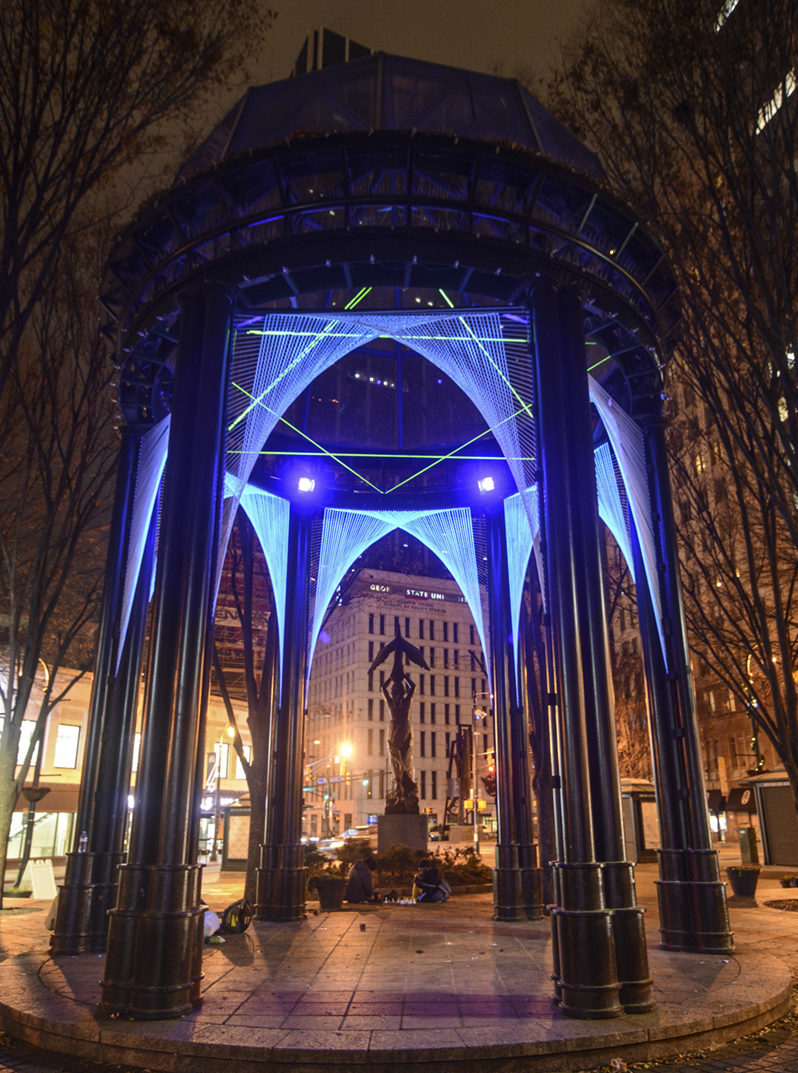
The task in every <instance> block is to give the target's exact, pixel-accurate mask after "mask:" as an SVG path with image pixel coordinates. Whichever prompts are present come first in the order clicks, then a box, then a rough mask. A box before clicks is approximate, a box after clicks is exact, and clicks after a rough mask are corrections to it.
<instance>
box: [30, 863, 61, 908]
mask: <svg viewBox="0 0 798 1073" xmlns="http://www.w3.org/2000/svg"><path fill="white" fill-rule="evenodd" d="M28 867H29V868H30V881H31V885H32V886H33V897H34V898H36V899H39V898H41V899H42V900H46V901H52V899H53V898H55V896H56V894H57V893H58V892H57V890H56V886H55V876H54V875H53V862H52V861H51V860H46V861H31V862H30V864H29V865H28Z"/></svg>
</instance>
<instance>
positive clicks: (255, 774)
mask: <svg viewBox="0 0 798 1073" xmlns="http://www.w3.org/2000/svg"><path fill="white" fill-rule="evenodd" d="M253 753H254V749H253ZM268 786H269V779H268V771H267V769H266V767H265V765H263V764H257V765H254V766H253V768H252V770H251V771H250V773H249V780H248V782H247V788H248V789H249V844H248V846H247V874H246V879H245V881H244V897H245V898H246V900H247V901H248V902H249V904H250V905H254V904H255V885H256V878H257V877H256V870H257V867H258V863H259V859H260V847H261V845H262V843H263V839H264V836H265V829H266V796H267V791H268Z"/></svg>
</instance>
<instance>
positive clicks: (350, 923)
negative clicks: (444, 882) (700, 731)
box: [0, 896, 798, 1073]
mask: <svg viewBox="0 0 798 1073" xmlns="http://www.w3.org/2000/svg"><path fill="white" fill-rule="evenodd" d="M230 900H231V898H229V897H228V898H226V899H225V904H227V902H229V901H230ZM651 904H654V901H653V900H652V902H651ZM465 905H466V903H465V900H463V902H461V903H459V904H458V901H457V900H455V899H453V900H452V903H449V904H448V905H447V906H446V907H443V911H442V912H435V913H431V914H426V915H425V914H421V913H418V912H415V911H413V912H406V913H403V914H400V913H398V912H397V911H396V910H391V909H380V910H379V911H376V912H374V913H373V914H372V915H369V914H365V913H364V914H356V913H352V912H349V913H347V912H342V913H339V914H335V913H333V914H320V915H319V916H316V917H311V918H309V920H308V921H306V922H303V923H302V924H299V925H291V926H290V927H288V926H285V925H266V924H261V923H259V922H256V924H255V925H254V926H253V928H251V929H250V931H249V932H247V933H246V934H245V935H244V936H236V937H231V942H229V943H226V944H225V946H224V947H216V948H208V950H207V952H206V959H205V962H206V964H205V971H206V981H205V984H204V993H205V1002H204V1004H203V1006H202V1007H201V1009H200V1010H199V1011H198V1012H197V1013H195V1014H193V1015H191V1016H190V1017H189V1018H185V1019H183V1020H182V1021H181V1022H179V1023H177V1024H175V1023H171V1022H170V1023H168V1025H167V1024H166V1023H160V1024H159V1025H158V1030H160V1029H161V1028H163V1029H164V1031H163V1033H162V1036H161V1047H162V1048H163V1050H162V1051H161V1054H162V1055H163V1056H164V1057H166V1056H167V1054H170V1053H171V1052H170V1051H169V1048H170V1047H172V1048H174V1047H175V1046H180V1047H181V1048H184V1049H185V1054H186V1055H187V1054H189V1053H194V1052H195V1049H196V1048H200V1047H201V1046H203V1045H205V1044H207V1043H208V1042H213V1043H214V1044H215V1045H216V1044H217V1043H218V1045H219V1046H220V1047H222V1046H224V1047H225V1048H231V1051H230V1053H233V1052H234V1050H235V1046H236V1045H237V1044H238V1043H240V1041H241V1040H242V1039H243V1040H244V1041H246V1042H247V1043H254V1039H255V1033H266V1034H267V1035H266V1036H264V1037H263V1038H262V1039H261V1037H260V1036H258V1040H259V1041H260V1042H259V1044H255V1047H254V1051H253V1053H255V1054H257V1053H258V1048H259V1047H260V1048H261V1052H262V1049H264V1048H265V1049H268V1048H269V1047H271V1046H272V1045H278V1046H279V1048H280V1052H281V1054H285V1055H289V1054H292V1053H293V1051H294V1050H297V1051H299V1050H300V1049H301V1047H302V1046H303V1045H304V1044H305V1043H306V1042H308V1045H309V1046H310V1048H311V1051H312V1052H313V1053H318V1054H319V1055H321V1053H322V1052H323V1051H325V1048H327V1049H328V1051H329V1053H331V1054H333V1055H337V1056H340V1058H339V1061H340V1062H342V1063H343V1065H344V1066H346V1063H347V1061H348V1060H349V1059H348V1058H347V1056H348V1055H351V1054H352V1053H353V1052H356V1051H358V1050H360V1052H361V1053H364V1052H365V1050H366V1048H370V1050H369V1051H368V1053H369V1055H370V1056H371V1058H372V1059H373V1060H374V1059H375V1058H376V1056H378V1055H379V1054H381V1053H382V1052H380V1050H379V1047H378V1044H380V1043H381V1044H385V1043H386V1041H387V1040H389V1039H394V1040H395V1047H394V1048H393V1049H390V1048H389V1049H388V1050H387V1051H386V1052H385V1053H386V1054H387V1055H389V1057H390V1059H392V1060H395V1061H396V1062H397V1063H401V1062H402V1061H403V1060H404V1058H403V1056H409V1055H410V1054H411V1053H412V1052H413V1051H414V1049H415V1053H413V1054H412V1056H413V1057H414V1058H419V1057H422V1056H423V1055H432V1056H434V1055H440V1054H441V1053H443V1052H446V1051H447V1049H448V1051H449V1052H450V1053H451V1054H452V1055H453V1054H454V1053H455V1052H456V1051H458V1048H459V1051H458V1053H462V1054H465V1053H468V1055H469V1056H470V1057H471V1058H472V1059H473V1058H477V1056H484V1058H485V1060H486V1063H487V1061H489V1060H491V1059H494V1058H495V1051H494V1052H492V1051H491V1048H495V1046H496V1043H497V1041H500V1042H501V1045H502V1047H503V1053H504V1054H506V1055H508V1056H509V1055H511V1054H517V1055H522V1054H524V1053H526V1052H525V1048H527V1049H528V1048H529V1047H530V1046H534V1047H535V1048H537V1049H538V1050H540V1049H544V1050H545V1049H549V1050H551V1051H554V1050H556V1049H560V1050H561V1051H562V1049H563V1048H567V1052H568V1053H569V1054H571V1055H572V1056H573V1057H574V1059H576V1056H577V1055H578V1052H579V1050H580V1049H582V1048H584V1047H585V1045H586V1041H588V1040H592V1041H593V1044H595V1045H596V1046H598V1047H604V1048H608V1049H609V1050H608V1051H607V1053H608V1054H609V1053H611V1049H612V1048H613V1047H615V1046H620V1045H621V1044H622V1042H623V1041H626V1042H627V1043H628V1042H629V1041H630V1040H632V1039H638V1040H641V1041H644V1040H646V1039H648V1038H650V1039H651V1041H652V1043H651V1046H652V1053H656V1052H658V1051H659V1048H660V1047H661V1046H664V1045H665V1044H664V1043H663V1042H662V1040H661V1039H660V1038H658V1036H666V1035H667V1034H668V1032H669V1031H672V1026H671V1025H669V1022H670V1021H672V1020H673V1018H674V1017H681V1018H688V1017H689V1018H692V1021H693V1025H695V1024H703V1023H705V1022H706V1023H708V1024H710V1025H713V1024H714V1025H720V1024H724V1023H726V1022H727V1021H729V1022H730V1023H732V1020H733V1017H735V1016H736V1014H734V1013H733V1010H732V1007H734V1006H735V1004H736V1003H743V1004H746V1005H747V1006H748V1007H749V1008H750V1009H751V1010H755V1009H756V1008H757V1007H758V1005H760V1004H759V1003H758V1001H757V995H756V992H757V990H758V989H759V988H761V986H763V985H767V983H768V973H769V972H770V971H771V970H770V969H769V968H768V969H765V970H764V971H763V974H762V975H757V972H755V971H753V970H754V967H755V966H756V964H757V963H758V961H759V960H760V959H761V957H762V955H763V953H767V954H769V955H770V956H774V957H781V959H782V963H784V959H785V958H786V959H787V960H789V961H791V962H792V964H795V965H798V941H797V940H796V936H795V929H794V922H793V919H792V918H791V915H790V914H788V913H784V912H780V911H777V910H771V909H762V908H761V907H760V908H755V909H752V908H749V907H740V908H734V909H733V913H732V924H733V927H734V928H735V931H736V932H737V936H738V955H737V957H736V959H735V958H728V959H722V958H720V959H719V958H717V957H715V958H712V957H709V958H703V957H701V958H697V957H696V956H695V955H689V954H687V955H678V954H672V953H670V954H667V953H665V952H661V951H659V950H658V949H657V948H656V946H655V942H656V931H655V929H652V930H651V931H650V944H651V945H650V947H649V959H650V962H651V964H652V972H653V973H654V976H655V980H656V981H657V995H658V999H659V1005H658V1007H657V1010H656V1011H655V1012H654V1013H652V1014H646V1015H642V1016H640V1017H634V1018H631V1017H624V1018H621V1019H619V1020H617V1021H608V1022H593V1023H589V1024H588V1025H587V1026H586V1023H585V1022H578V1021H573V1020H571V1019H568V1018H564V1017H563V1016H562V1015H561V1014H560V1013H559V1011H558V1010H557V1009H556V1008H555V1007H553V1006H552V1004H551V1002H550V990H549V988H550V984H549V981H548V973H549V972H550V964H551V959H550V944H549V927H550V925H549V922H547V921H546V922H543V923H542V924H534V925H527V924H524V925H510V924H506V923H496V922H492V921H490V920H489V911H490V909H489V907H490V899H489V897H485V898H482V897H481V896H478V897H475V898H474V899H473V900H471V901H469V903H468V905H469V906H470V907H471V909H470V912H471V916H470V917H468V916H465V915H464V914H463V912H462V908H463V907H465ZM457 910H460V912H459V914H458V913H457ZM457 921H459V922H457ZM22 922H23V921H22V918H21V917H18V919H17V921H15V922H14V927H13V929H12V928H11V927H6V926H5V923H6V922H5V921H4V920H3V918H2V915H0V962H2V958H3V957H6V958H7V957H8V956H9V954H8V951H12V950H13V952H14V953H17V954H22V953H23V951H27V955H26V956H25V957H24V958H23V959H22V961H20V962H19V964H22V963H23V962H24V964H26V965H28V966H30V967H31V968H32V969H33V973H32V975H31V976H29V977H28V979H27V981H26V982H25V983H24V985H23V986H22V987H21V988H20V989H19V990H18V991H15V992H14V994H15V995H18V996H19V1000H20V1001H23V1000H24V1001H25V1002H27V1003H28V1004H29V1007H30V1016H31V1021H32V1022H36V1023H43V1022H44V1019H45V1017H46V1011H47V1009H49V1008H50V1007H49V1006H48V1003H53V1004H55V1005H56V1006H59V1007H60V1006H61V1005H65V1006H66V1008H69V1007H70V1005H71V1007H72V1008H74V1007H75V1006H76V1005H80V1003H75V1002H74V1001H73V999H75V998H79V999H80V1000H81V1001H82V1002H84V1003H86V1005H85V1007H82V1008H85V1014H86V1021H85V1022H84V1023H83V1027H82V1029H81V1031H86V1032H88V1033H92V1032H94V1033H97V1032H98V1027H97V1024H96V1022H94V1020H93V1016H92V1005H93V1003H94V1002H95V1001H96V980H97V978H98V977H99V975H100V974H99V972H98V971H97V967H96V963H95V962H94V961H93V960H91V961H87V959H85V958H82V959H58V960H57V961H56V962H49V961H45V957H46V945H47V944H46V941H45V939H43V936H42V929H41V923H40V921H38V922H37V919H36V914H35V913H31V914H28V915H27V919H26V921H24V923H25V927H23V928H20V929H19V931H18V927H17V926H18V925H19V924H20V923H22ZM361 922H365V923H366V929H367V930H366V931H365V932H362V931H361V930H360V926H359V925H360V923H361ZM455 922H457V923H455ZM648 923H649V925H652V924H655V923H656V913H650V914H649V921H648ZM464 924H465V926H463V925H464ZM522 928H523V935H519V932H520V931H521V929H522ZM12 932H13V934H12ZM36 951H38V954H36V953H35V952H36ZM419 951H420V953H419ZM11 956H13V953H12V955H11ZM98 960H99V959H98ZM43 961H45V964H44V966H43V967H42V980H41V981H40V980H39V979H38V978H37V977H36V975H35V969H36V968H37V967H39V966H42V962H43ZM741 963H743V964H744V972H743V975H742V977H740V965H741ZM6 965H7V962H5V963H2V964H0V1000H2V1001H8V998H7V991H6V988H5V986H4V984H5V982H6V981H9V980H10V979H11V978H12V977H11V976H10V975H9V974H8V973H5V974H4V973H3V971H2V970H3V969H4V968H5V967H6ZM770 965H771V966H772V962H771V963H770ZM421 966H423V968H424V971H426V972H429V973H430V975H431V977H432V979H434V980H435V981H436V987H435V989H434V990H425V991H419V990H418V988H417V980H418V973H419V968H420V967H421ZM45 978H46V980H47V986H46V987H45V986H44V980H45ZM785 979H786V976H785ZM287 980H290V982H291V985H293V986H291V987H290V988H288V987H285V986H283V985H284V983H285V982H286V981H287ZM236 981H238V982H237V983H236ZM48 989H49V990H48ZM38 990H42V991H44V992H45V993H46V996H48V995H49V997H45V998H44V1000H43V1001H42V1000H40V999H37V998H36V995H37V991H38ZM677 992H678V993H680V994H681V997H680V998H679V997H678V996H677V994H676V993H677ZM432 995H434V997H435V1000H437V1001H433V998H432ZM347 996H349V997H350V998H351V1001H349V1002H348V1003H347V1001H346V1000H347ZM405 996H407V1000H408V1001H407V1002H406V1001H405ZM372 1000H373V1001H372ZM339 1001H340V1002H342V1005H341V1006H339V1005H338V1002H339ZM461 1003H462V1005H461ZM361 1004H362V1006H361ZM480 1005H481V1007H482V1008H481V1010H480ZM342 1009H343V1010H344V1012H343V1013H341V1012H340V1011H341V1010H342ZM361 1009H363V1010H364V1012H358V1011H360V1010H361ZM464 1009H465V1010H466V1011H467V1014H466V1015H464V1013H463V1010H464ZM324 1010H335V1013H325V1012H324ZM43 1011H44V1012H43ZM231 1011H234V1012H231ZM402 1011H404V1012H402ZM294 1018H301V1019H302V1021H301V1023H300V1024H299V1025H298V1026H297V1027H288V1025H290V1024H293V1023H294V1022H293V1019H294ZM326 1021H332V1022H335V1023H336V1024H337V1026H338V1027H336V1028H333V1029H330V1028H327V1027H323V1022H326ZM129 1029H135V1031H128V1030H129ZM101 1031H102V1032H103V1033H105V1032H108V1033H109V1034H112V1033H113V1032H117V1033H118V1032H120V1031H125V1035H124V1036H118V1038H119V1039H120V1040H123V1039H128V1040H129V1041H130V1050H129V1051H128V1052H123V1053H124V1054H125V1057H126V1058H127V1059H128V1060H132V1057H133V1056H134V1055H135V1048H136V1046H137V1045H138V1046H139V1048H141V1047H142V1046H145V1044H146V1043H149V1042H150V1041H149V1038H148V1033H150V1034H151V1033H152V1031H153V1026H152V1024H150V1025H146V1024H145V1025H144V1026H141V1027H140V1026H139V1025H138V1024H132V1023H131V1024H129V1025H121V1024H119V1023H118V1022H114V1023H113V1024H112V1025H108V1024H107V1023H105V1026H104V1027H103V1028H102V1029H101ZM85 1040H86V1043H87V1044H88V1043H89V1042H90V1035H89V1036H86V1037H85ZM275 1040H277V1041H279V1043H278V1044H274V1041H275ZM137 1041H138V1044H137ZM666 1042H667V1041H666ZM466 1044H467V1045H468V1050H467V1051H466V1049H465V1048H466ZM791 1047H792V1049H791V1050H788V1044H787V1043H785V1044H784V1045H783V1046H781V1047H774V1048H772V1049H770V1050H765V1051H763V1052H761V1053H756V1054H754V1053H753V1052H751V1053H746V1054H731V1053H730V1054H729V1055H728V1056H726V1054H725V1053H723V1054H722V1055H721V1056H717V1055H713V1056H707V1057H706V1059H704V1058H703V1057H702V1059H701V1060H700V1061H701V1062H704V1063H708V1062H710V1061H712V1062H713V1063H714V1059H715V1058H716V1057H719V1058H720V1062H721V1064H720V1065H715V1064H713V1065H712V1066H709V1065H706V1068H705V1065H701V1064H697V1063H696V1062H692V1063H690V1064H689V1065H688V1066H685V1069H687V1068H689V1069H690V1070H691V1071H696V1070H700V1071H701V1073H731V1071H732V1069H734V1070H737V1069H745V1070H749V1069H750V1070H756V1073H784V1071H786V1070H787V1069H789V1070H790V1073H796V1070H798V1045H796V1044H795V1043H793V1044H792V1045H791ZM247 1049H249V1048H247ZM197 1053H198V1052H197ZM139 1054H141V1051H140V1050H139ZM779 1054H783V1055H785V1056H787V1058H790V1059H791V1064H787V1065H784V1064H782V1065H781V1066H780V1065H779V1064H778V1062H779V1061H781V1060H782V1059H780V1058H779V1057H778V1056H779ZM743 1059H746V1060H748V1061H749V1064H748V1065H746V1064H745V1061H743ZM181 1061H182V1059H181ZM1 1062H2V1057H1V1056H0V1063H1ZM723 1062H726V1065H725V1066H724V1065H723ZM730 1063H733V1064H730ZM752 1063H756V1064H752ZM774 1063H775V1064H774ZM198 1068H199V1067H198V1066H196V1065H195V1066H194V1067H193V1068H192V1067H191V1065H190V1064H186V1062H183V1064H182V1065H181V1064H175V1066H174V1069H175V1071H177V1070H179V1071H180V1073H198ZM347 1068H348V1067H347ZM497 1068H498V1067H497ZM572 1068H576V1067H575V1066H572ZM216 1069H219V1071H220V1073H222V1070H223V1069H224V1066H223V1065H221V1064H219V1065H217V1062H216V1059H215V1058H214V1060H213V1064H212V1065H211V1064H208V1065H207V1066H206V1064H203V1066H202V1073H215V1071H216ZM662 1069H663V1071H664V1070H665V1069H667V1070H668V1073H678V1069H677V1067H676V1066H675V1065H674V1064H673V1063H671V1064H669V1065H668V1066H667V1067H666V1066H663V1067H662ZM0 1073H2V1065H1V1064H0ZM20 1073H21V1069H20ZM447 1073H448V1069H447Z"/></svg>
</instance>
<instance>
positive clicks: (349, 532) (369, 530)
mask: <svg viewBox="0 0 798 1073" xmlns="http://www.w3.org/2000/svg"><path fill="white" fill-rule="evenodd" d="M394 529H404V530H405V531H406V532H408V533H410V534H411V535H413V536H415V537H416V538H417V539H418V540H420V541H421V542H422V543H423V544H425V545H426V547H428V548H429V549H430V550H431V551H433V552H434V553H435V554H436V555H437V556H438V558H439V559H440V560H441V561H442V562H443V563H444V565H445V566H446V567H447V569H448V570H449V571H450V573H451V574H452V576H453V577H454V579H455V581H456V582H457V584H458V585H459V586H460V589H461V591H462V593H463V595H464V597H465V599H466V603H467V604H468V606H469V608H470V610H471V614H472V616H473V618H474V622H475V624H476V627H477V631H478V633H479V636H480V640H481V642H482V646H483V651H485V652H487V651H488V648H487V635H486V629H485V621H484V617H483V614H482V603H481V593H480V586H479V580H478V572H477V562H476V553H475V549H474V533H473V528H472V521H471V511H470V510H469V509H468V508H467V507H458V508H455V509H453V510H437V511H388V510H386V511H354V510H339V509H333V508H329V507H328V508H327V509H325V511H324V523H323V528H322V535H321V542H320V548H319V561H318V566H317V569H316V571H315V573H316V589H315V597H314V606H313V612H312V626H311V635H310V640H309V645H308V676H309V675H310V664H311V661H312V659H313V653H314V650H315V647H316V642H317V640H318V636H319V631H320V630H321V623H322V621H323V620H324V615H325V612H326V610H327V606H328V604H329V602H330V600H331V599H332V596H333V593H334V592H335V589H336V588H337V586H338V584H339V582H340V581H341V578H342V577H343V576H344V574H345V573H346V571H347V570H348V569H349V567H350V566H351V565H352V563H353V562H354V561H355V560H356V559H357V557H358V556H359V555H362V554H363V552H364V551H365V550H366V548H368V547H370V546H371V545H372V544H374V543H376V541H377V540H380V539H381V538H382V537H383V536H386V535H387V534H388V533H390V532H392V531H393V530H394Z"/></svg>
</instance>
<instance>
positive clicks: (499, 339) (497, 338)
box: [245, 295, 526, 343]
mask: <svg viewBox="0 0 798 1073" xmlns="http://www.w3.org/2000/svg"><path fill="white" fill-rule="evenodd" d="M363 297H364V298H365V295H363ZM428 315H429V314H428ZM245 334H246V335H258V336H267V335H274V336H282V337H284V338H286V339H303V338H305V339H313V338H315V337H316V336H317V335H318V334H319V333H318V332H313V331H306V332H287V331H284V330H283V329H282V328H247V330H246V333H245ZM327 337H328V338H329V339H360V338H361V335H360V332H333V331H330V332H329V333H328V336H327ZM374 338H375V339H395V338H396V336H393V335H387V334H385V333H381V334H380V335H376V336H374ZM407 339H409V340H411V341H415V340H420V341H421V342H427V343H428V342H432V341H434V342H438V343H469V342H471V340H472V339H475V340H476V341H477V342H478V343H525V342H526V339H516V338H514V337H512V336H510V337H506V336H503V335H474V333H473V332H472V333H471V334H470V335H406V334H405V333H404V332H403V333H401V335H400V337H399V340H398V341H399V342H400V343H403V342H405V340H407Z"/></svg>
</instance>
